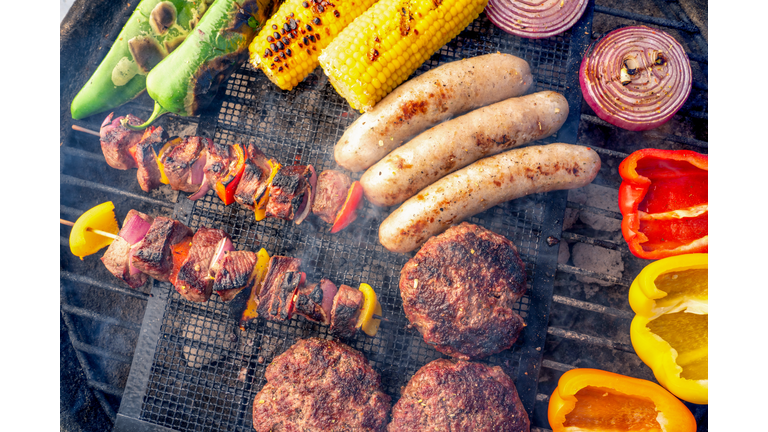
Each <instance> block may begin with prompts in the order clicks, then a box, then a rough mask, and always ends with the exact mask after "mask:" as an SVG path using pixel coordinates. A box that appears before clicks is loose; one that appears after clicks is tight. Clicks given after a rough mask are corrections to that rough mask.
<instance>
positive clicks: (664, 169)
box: [619, 149, 709, 259]
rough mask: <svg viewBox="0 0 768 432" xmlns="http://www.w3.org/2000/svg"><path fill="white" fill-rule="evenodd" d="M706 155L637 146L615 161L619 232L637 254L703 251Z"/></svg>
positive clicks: (652, 256) (649, 256)
mask: <svg viewBox="0 0 768 432" xmlns="http://www.w3.org/2000/svg"><path fill="white" fill-rule="evenodd" d="M708 172H709V168H708V157H707V155H703V154H701V153H696V152H693V151H689V150H677V151H675V150H658V149H643V150H638V151H636V152H634V153H632V154H631V155H629V156H628V157H627V158H626V159H624V161H622V162H621V165H619V175H621V178H622V182H621V186H620V187H619V210H621V214H622V215H623V216H624V218H623V220H622V222H621V232H622V234H623V235H624V240H626V241H627V244H628V245H629V250H630V251H631V252H632V253H633V254H634V255H635V256H637V257H639V258H646V259H659V258H665V257H668V256H674V255H680V254H688V253H700V252H707V251H708V250H707V249H708V224H707V222H708V208H707V205H708V202H709V197H708V183H707V182H708Z"/></svg>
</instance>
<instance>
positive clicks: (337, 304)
mask: <svg viewBox="0 0 768 432" xmlns="http://www.w3.org/2000/svg"><path fill="white" fill-rule="evenodd" d="M363 300H364V299H363V293H362V292H360V290H356V289H354V288H352V287H350V286H347V285H341V286H340V287H339V292H338V293H337V294H336V297H334V299H333V307H332V308H331V328H330V329H329V331H330V333H331V334H332V335H334V336H336V337H340V338H349V337H352V336H354V335H355V332H356V331H357V329H356V328H355V324H357V317H359V316H360V308H362V307H363Z"/></svg>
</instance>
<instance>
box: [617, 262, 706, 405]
mask: <svg viewBox="0 0 768 432" xmlns="http://www.w3.org/2000/svg"><path fill="white" fill-rule="evenodd" d="M707 270H708V256H707V254H686V255H678V256H674V257H669V258H664V259H661V260H659V261H655V262H653V263H651V264H649V265H647V266H646V267H645V268H644V269H643V271H641V272H640V274H639V275H638V276H637V278H635V280H634V281H633V282H632V286H631V287H630V289H629V304H630V306H632V310H633V311H635V317H634V319H632V326H631V327H630V336H631V337H632V347H634V348H635V352H637V355H638V356H639V357H640V358H641V359H642V360H643V362H644V363H645V364H646V365H648V367H650V368H651V370H653V375H654V376H655V377H656V380H657V381H658V382H659V384H661V385H662V386H664V387H665V388H666V389H667V390H669V391H670V392H672V394H674V395H675V396H677V397H679V398H681V399H683V400H686V401H688V402H693V403H696V404H706V403H708V400H709V380H708V373H707V366H708V363H709V362H708V359H709V350H708V339H709V338H708V330H707V326H708V323H709V314H708V309H709V300H708V299H709V295H708V291H709V283H708V276H707Z"/></svg>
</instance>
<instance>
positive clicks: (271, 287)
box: [257, 256, 301, 321]
mask: <svg viewBox="0 0 768 432" xmlns="http://www.w3.org/2000/svg"><path fill="white" fill-rule="evenodd" d="M300 266H301V260H300V259H298V258H291V257H285V256H273V257H272V258H270V259H269V267H268V268H267V275H266V276H265V277H264V283H263V284H262V287H261V293H260V294H259V307H258V309H257V312H258V314H259V316H261V317H264V318H266V319H268V320H272V321H283V320H285V319H288V318H287V317H286V318H281V317H282V316H288V314H289V313H290V310H286V307H285V306H287V305H286V303H287V301H291V302H292V301H293V293H291V297H290V298H286V297H285V292H284V290H283V279H284V275H285V273H287V272H297V271H298V270H299V267H300ZM272 310H274V311H275V312H274V313H272Z"/></svg>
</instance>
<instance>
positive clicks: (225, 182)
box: [215, 144, 246, 205]
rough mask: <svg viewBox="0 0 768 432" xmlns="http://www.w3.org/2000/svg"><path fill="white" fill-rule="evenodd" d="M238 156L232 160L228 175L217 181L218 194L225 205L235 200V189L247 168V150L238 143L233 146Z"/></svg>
mask: <svg viewBox="0 0 768 432" xmlns="http://www.w3.org/2000/svg"><path fill="white" fill-rule="evenodd" d="M232 149H233V150H234V151H235V156H236V158H235V159H234V160H233V161H232V165H230V168H229V171H228V172H227V175H226V176H225V177H224V178H223V179H221V180H220V181H218V182H216V187H215V189H216V195H218V196H219V199H221V201H223V202H224V205H230V204H232V203H233V202H235V191H237V185H238V184H239V183H240V178H241V177H242V176H243V171H244V170H245V159H246V151H245V148H244V147H243V146H241V145H240V144H236V145H233V146H232Z"/></svg>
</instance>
